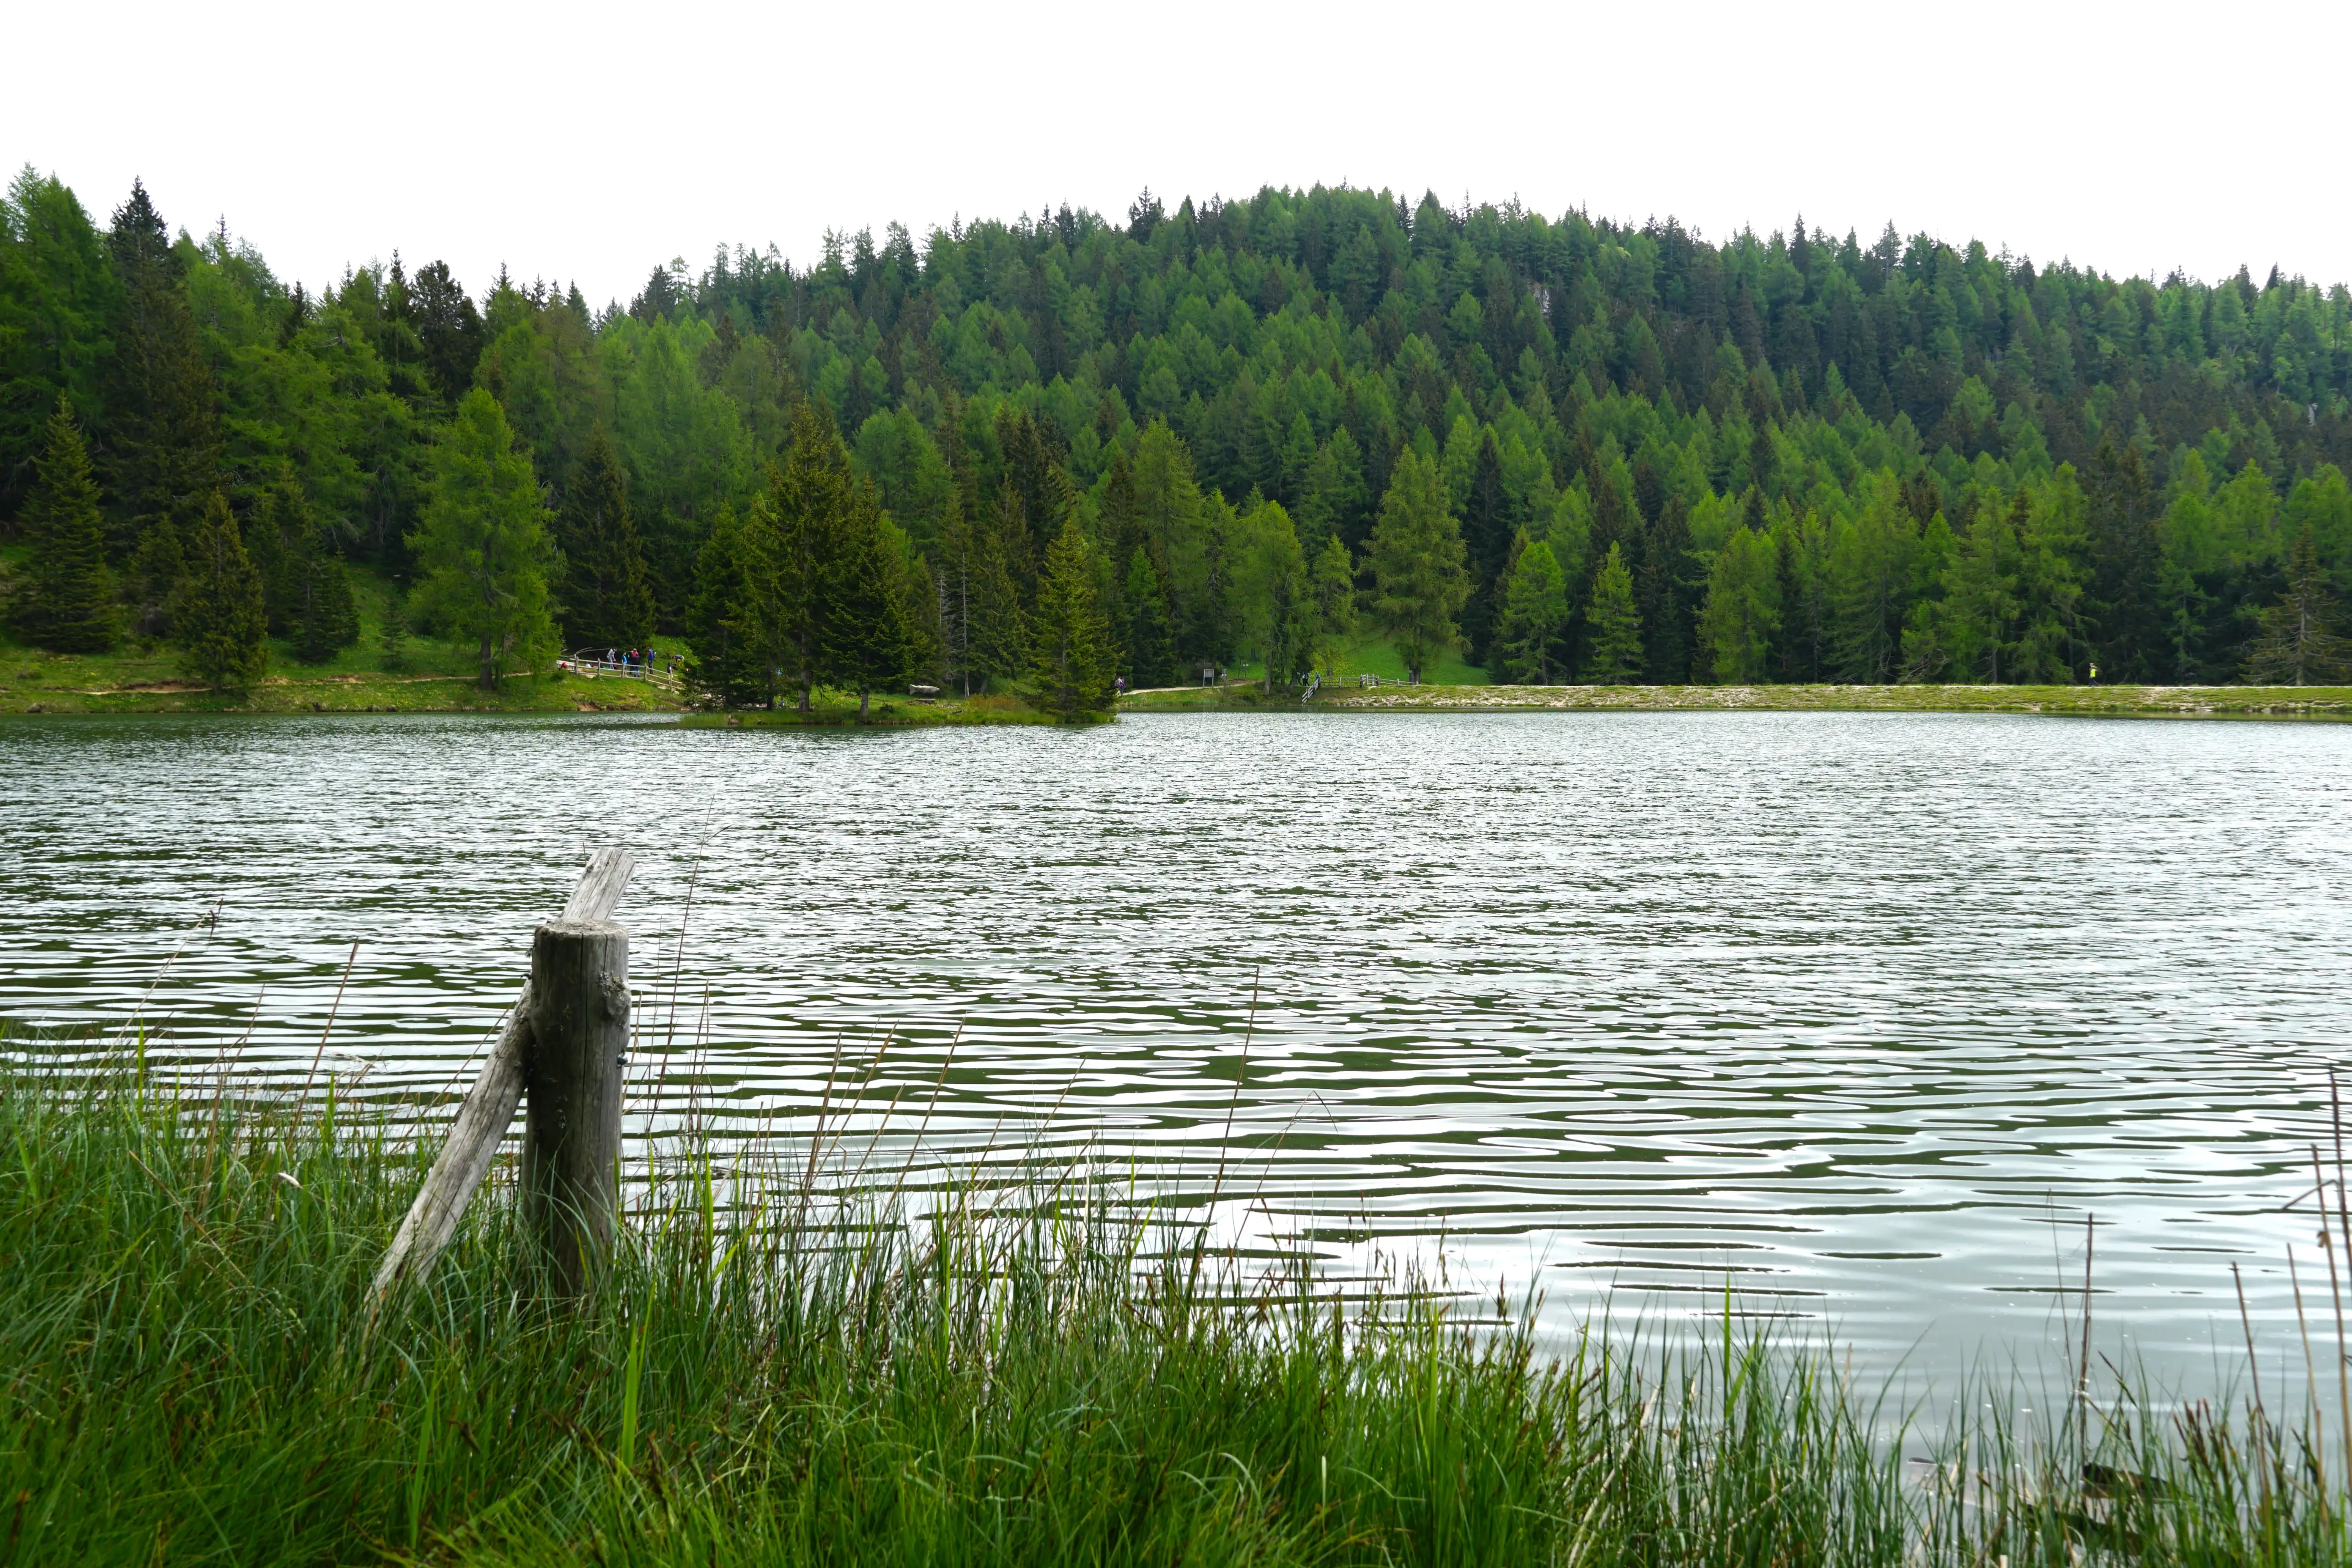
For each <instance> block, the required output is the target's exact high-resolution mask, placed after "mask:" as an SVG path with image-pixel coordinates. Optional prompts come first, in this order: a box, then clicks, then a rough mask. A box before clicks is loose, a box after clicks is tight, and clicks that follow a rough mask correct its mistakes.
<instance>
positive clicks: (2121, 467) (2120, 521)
mask: <svg viewBox="0 0 2352 1568" xmlns="http://www.w3.org/2000/svg"><path fill="white" fill-rule="evenodd" d="M2089 497H2090V517H2089V528H2088V533H2089V536H2090V537H2089V546H2090V558H2091V559H2090V562H2089V565H2090V572H2089V582H2088V585H2087V588H2088V591H2087V593H2086V594H2085V598H2086V600H2087V601H2088V602H2087V605H2086V610H2087V616H2088V620H2089V622H2090V625H2089V627H2088V633H2089V636H2090V640H2091V643H2092V646H2093V648H2094V649H2095V653H2096V658H2097V661H2098V664H2099V667H2100V669H2101V670H2102V671H2104V672H2105V674H2106V676H2107V678H2108V679H2110V680H2118V681H2150V680H2157V679H2159V678H2161V677H2162V676H2163V674H2165V673H2166V671H2167V669H2168V666H2171V665H2173V664H2177V663H2178V660H2177V657H2175V656H2172V655H2171V653H2170V652H2169V650H2168V648H2167V643H2168V638H2167V635H2166V633H2167V631H2168V627H2167V626H2166V624H2165V622H2166V617H2165V614H2164V611H2163V591H2164V587H2165V570H2164V565H2165V562H2164V540H2163V538H2162V536H2161V534H2160V533H2159V531H2158V517H2159V513H2158V506H2157V501H2156V495H2155V492H2154V488H2153V486H2150V485H2149V484H2148V479H2147V467H2146V466H2145V465H2143V464H2142V463H2141V462H2140V456H2139V448H2138V447H2137V445H2131V444H2126V446H2125V447H2124V450H2123V455H2121V456H2120V457H2118V456H2117V455H2116V450H2115V447H2114V446H2113V445H2112V444H2108V443H2105V442H2102V443H2101V444H2100V445H2099V454H2098V456H2097V458H2096V459H2095V462H2094V464H2093V466H2092V471H2091V484H2090V486H2089Z"/></svg>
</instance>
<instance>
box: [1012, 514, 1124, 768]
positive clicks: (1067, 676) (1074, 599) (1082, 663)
mask: <svg viewBox="0 0 2352 1568" xmlns="http://www.w3.org/2000/svg"><path fill="white" fill-rule="evenodd" d="M1092 553H1093V547H1092V546H1091V545H1090V544H1088V543H1087V536H1086V532H1085V530H1084V529H1082V528H1079V527H1078V520H1077V519H1076V517H1072V518H1070V519H1069V520H1068V521H1066V522H1065V523H1064V524H1063V525H1062V533H1061V537H1060V538H1056V539H1055V541H1054V543H1053V545H1052V547H1051V548H1050V549H1047V550H1046V552H1045V569H1044V570H1043V571H1041V572H1040V573H1039V575H1038V581H1037V608H1036V612H1035V616H1034V635H1033V638H1032V642H1031V655H1030V666H1029V670H1030V676H1029V679H1030V685H1029V698H1030V701H1031V702H1033V703H1034V704H1035V705H1036V706H1038V707H1039V708H1042V709H1043V710H1045V712H1047V713H1050V714H1052V715H1053V716H1055V718H1057V719H1060V720H1061V721H1062V722H1063V723H1065V724H1071V723H1076V722H1077V721H1079V720H1082V719H1087V718H1092V717H1095V716H1098V715H1100V714H1102V713H1104V712H1106V711H1107V710H1108V708H1109V706H1110V702H1111V677H1112V675H1113V674H1114V673H1115V672H1113V670H1112V669H1111V667H1110V657H1109V652H1110V650H1109V641H1110V628H1109V627H1108V625H1106V624H1105V623H1104V621H1103V612H1102V604H1101V601H1099V600H1098V599H1097V596H1096V592H1095V572H1094V562H1093V560H1092V559H1091V556H1092Z"/></svg>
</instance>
